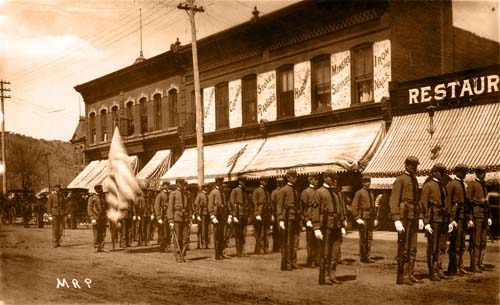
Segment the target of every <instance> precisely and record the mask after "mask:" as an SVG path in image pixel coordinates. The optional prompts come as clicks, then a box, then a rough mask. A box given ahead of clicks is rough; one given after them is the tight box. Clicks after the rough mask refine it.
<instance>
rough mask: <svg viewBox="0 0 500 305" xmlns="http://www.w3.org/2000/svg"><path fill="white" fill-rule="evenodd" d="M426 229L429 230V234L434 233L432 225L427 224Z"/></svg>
mask: <svg viewBox="0 0 500 305" xmlns="http://www.w3.org/2000/svg"><path fill="white" fill-rule="evenodd" d="M425 230H426V231H427V232H429V234H432V232H434V231H432V228H431V225H429V224H427V225H425Z"/></svg>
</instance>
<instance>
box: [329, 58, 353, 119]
mask: <svg viewBox="0 0 500 305" xmlns="http://www.w3.org/2000/svg"><path fill="white" fill-rule="evenodd" d="M330 62H331V69H332V73H331V75H332V99H331V103H332V110H336V109H342V108H347V107H350V105H351V56H350V52H349V50H347V51H344V52H339V53H335V54H332V56H331V60H330Z"/></svg>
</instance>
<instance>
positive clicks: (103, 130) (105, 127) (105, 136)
mask: <svg viewBox="0 0 500 305" xmlns="http://www.w3.org/2000/svg"><path fill="white" fill-rule="evenodd" d="M107 121H108V116H107V111H106V109H103V110H101V141H102V142H106V141H107V140H108V124H107Z"/></svg>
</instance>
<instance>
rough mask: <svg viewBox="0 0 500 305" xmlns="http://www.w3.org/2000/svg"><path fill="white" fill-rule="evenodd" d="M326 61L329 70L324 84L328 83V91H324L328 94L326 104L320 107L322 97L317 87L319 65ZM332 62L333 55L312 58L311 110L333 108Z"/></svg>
mask: <svg viewBox="0 0 500 305" xmlns="http://www.w3.org/2000/svg"><path fill="white" fill-rule="evenodd" d="M325 63H326V70H327V71H328V77H327V79H328V81H327V82H324V83H323V84H327V88H328V93H323V95H326V96H327V100H326V101H325V103H326V105H324V106H323V107H320V105H319V102H320V100H321V99H318V96H319V95H318V94H317V87H318V80H317V75H318V74H317V73H316V72H317V71H319V69H318V68H319V67H320V66H321V65H322V64H325ZM331 70H332V62H331V55H329V54H322V55H319V56H316V57H314V58H313V59H311V112H313V113H314V112H322V111H329V110H332V71H331Z"/></svg>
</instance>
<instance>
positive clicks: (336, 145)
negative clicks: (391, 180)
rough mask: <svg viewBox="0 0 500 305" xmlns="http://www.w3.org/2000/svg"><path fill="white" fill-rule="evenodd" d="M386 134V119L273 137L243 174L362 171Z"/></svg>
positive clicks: (272, 175) (254, 175)
mask: <svg viewBox="0 0 500 305" xmlns="http://www.w3.org/2000/svg"><path fill="white" fill-rule="evenodd" d="M384 134H385V123H384V121H372V122H366V123H358V124H351V125H344V126H336V127H329V128H323V129H317V130H310V131H303V132H297V133H291V134H286V135H279V136H274V137H270V138H268V139H267V140H266V142H265V143H264V145H263V147H262V149H261V150H260V151H259V154H258V155H257V156H256V157H255V159H253V160H252V161H251V162H250V163H249V164H248V166H246V168H245V169H244V171H243V173H242V176H244V177H247V178H250V179H251V178H259V177H261V176H265V177H276V176H282V175H284V174H285V173H286V171H287V170H288V169H295V170H296V171H297V173H299V174H307V173H321V172H323V171H325V170H326V169H333V170H334V171H337V172H339V171H348V170H359V169H361V168H362V167H363V164H366V162H367V161H368V160H369V159H370V158H371V156H372V154H373V152H374V151H375V149H376V148H377V146H378V144H379V143H380V141H381V140H382V138H383V136H384ZM360 165H361V166H360Z"/></svg>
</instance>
